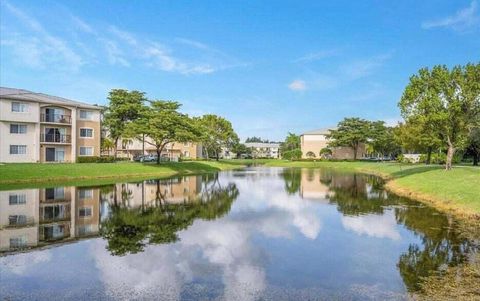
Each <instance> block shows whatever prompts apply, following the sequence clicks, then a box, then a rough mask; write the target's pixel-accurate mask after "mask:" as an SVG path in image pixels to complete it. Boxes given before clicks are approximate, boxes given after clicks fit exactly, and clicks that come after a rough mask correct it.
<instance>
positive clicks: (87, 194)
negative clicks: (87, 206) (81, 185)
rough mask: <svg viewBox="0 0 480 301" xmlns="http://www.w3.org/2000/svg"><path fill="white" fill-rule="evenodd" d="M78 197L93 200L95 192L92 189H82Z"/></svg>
mask: <svg viewBox="0 0 480 301" xmlns="http://www.w3.org/2000/svg"><path fill="white" fill-rule="evenodd" d="M78 197H79V198H80V199H91V198H93V190H92V189H80V190H79V191H78Z"/></svg>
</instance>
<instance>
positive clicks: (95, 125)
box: [75, 119, 101, 156]
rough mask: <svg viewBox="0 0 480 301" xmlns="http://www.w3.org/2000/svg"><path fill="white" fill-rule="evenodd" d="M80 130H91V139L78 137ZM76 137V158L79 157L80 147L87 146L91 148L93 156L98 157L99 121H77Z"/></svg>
mask: <svg viewBox="0 0 480 301" xmlns="http://www.w3.org/2000/svg"><path fill="white" fill-rule="evenodd" d="M82 128H89V129H93V137H92V138H82V137H80V129H82ZM75 132H76V136H77V139H76V141H77V147H76V153H77V156H80V147H81V146H87V147H93V156H100V135H101V130H100V121H88V120H80V119H78V120H77V129H76V131H75Z"/></svg>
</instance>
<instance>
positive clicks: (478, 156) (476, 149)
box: [466, 128, 480, 166]
mask: <svg viewBox="0 0 480 301" xmlns="http://www.w3.org/2000/svg"><path fill="white" fill-rule="evenodd" d="M466 151H467V152H466V154H467V155H470V156H472V158H473V165H475V166H477V165H478V162H479V161H480V128H475V129H473V130H472V131H471V133H470V136H469V139H468V147H467V149H466Z"/></svg>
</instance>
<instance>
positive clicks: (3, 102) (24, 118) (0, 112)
mask: <svg viewBox="0 0 480 301" xmlns="http://www.w3.org/2000/svg"><path fill="white" fill-rule="evenodd" d="M12 102H20V103H25V104H27V106H28V107H27V112H12ZM0 120H3V121H19V122H29V123H33V122H39V121H40V106H39V103H37V102H29V101H23V100H10V99H5V98H2V99H0Z"/></svg>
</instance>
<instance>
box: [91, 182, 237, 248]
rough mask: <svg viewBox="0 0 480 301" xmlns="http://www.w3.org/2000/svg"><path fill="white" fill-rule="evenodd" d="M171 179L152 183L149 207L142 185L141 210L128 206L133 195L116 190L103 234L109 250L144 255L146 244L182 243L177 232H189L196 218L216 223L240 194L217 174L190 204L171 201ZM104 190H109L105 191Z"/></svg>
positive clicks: (103, 227)
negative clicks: (151, 201)
mask: <svg viewBox="0 0 480 301" xmlns="http://www.w3.org/2000/svg"><path fill="white" fill-rule="evenodd" d="M175 180H176V181H182V178H176V179H175ZM168 181H172V179H167V180H151V181H149V184H150V186H152V184H155V185H154V186H155V187H156V191H155V201H154V202H153V203H149V205H148V206H147V205H145V201H144V194H145V189H144V188H143V185H144V184H145V183H141V185H142V205H141V206H139V207H137V208H130V207H128V206H126V204H128V201H129V200H131V198H132V193H131V192H130V193H129V192H128V191H127V190H126V189H125V186H124V184H121V185H123V186H122V187H121V189H120V191H121V193H120V199H118V195H117V193H116V191H117V189H115V188H112V191H113V194H114V196H113V198H114V202H113V204H112V205H111V207H110V214H109V217H108V218H107V219H106V220H105V221H103V222H102V224H101V231H100V233H101V235H102V237H104V238H105V239H106V240H107V249H108V250H109V251H110V252H111V254H112V255H120V256H121V255H126V254H129V253H138V252H142V251H143V250H144V248H145V246H146V245H149V244H162V243H172V242H175V241H177V240H178V235H177V232H178V231H181V230H185V229H187V228H188V227H189V226H190V225H192V223H193V222H194V220H195V219H205V220H212V219H216V218H219V217H221V216H223V215H225V214H226V213H228V212H229V211H230V208H231V205H232V203H233V201H234V200H235V199H236V198H237V197H238V195H239V191H238V189H237V187H236V185H235V184H233V183H229V184H227V185H222V184H221V183H220V182H219V180H218V175H217V174H209V175H204V176H202V184H201V190H200V192H199V193H198V195H197V196H196V197H195V198H194V199H192V200H188V201H182V202H173V203H172V202H169V199H168V196H167V195H166V192H165V186H168V184H169V183H168ZM103 191H108V190H106V189H104V190H103Z"/></svg>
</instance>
